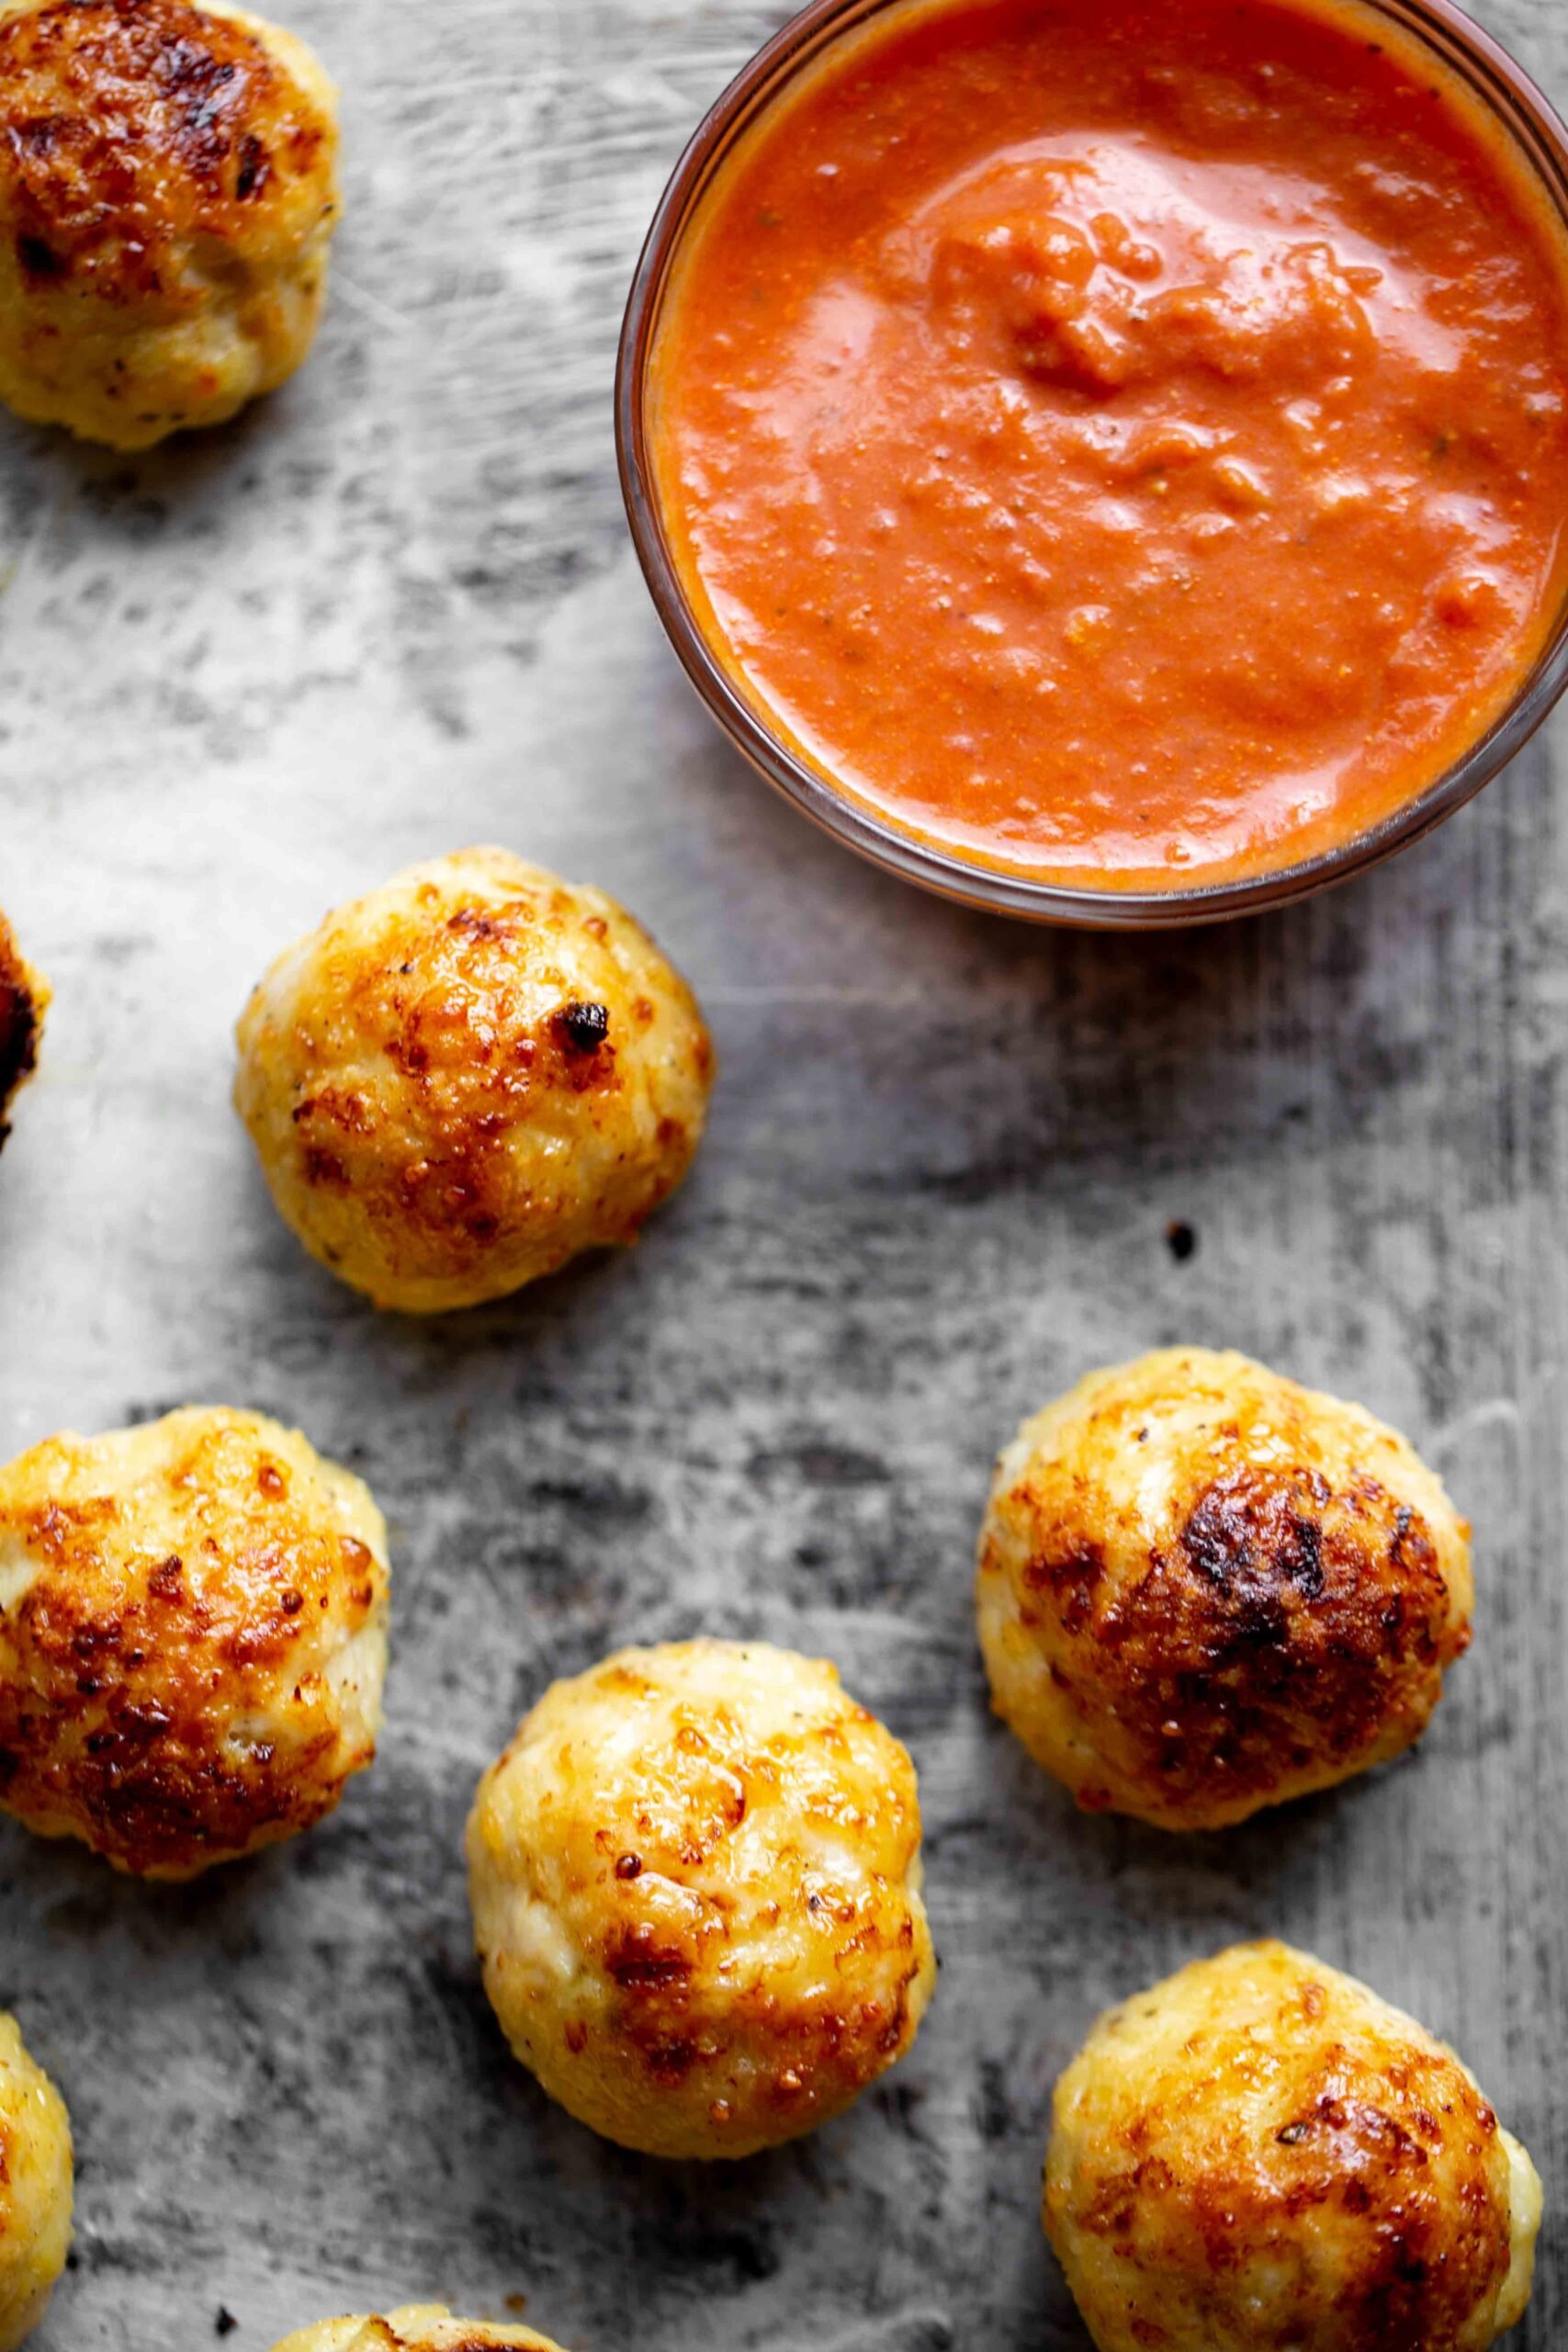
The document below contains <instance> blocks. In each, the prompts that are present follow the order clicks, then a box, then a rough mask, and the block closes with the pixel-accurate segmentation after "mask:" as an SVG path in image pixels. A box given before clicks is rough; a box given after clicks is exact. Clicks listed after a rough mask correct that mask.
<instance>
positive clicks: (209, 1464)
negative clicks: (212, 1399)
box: [0, 1410, 387, 1879]
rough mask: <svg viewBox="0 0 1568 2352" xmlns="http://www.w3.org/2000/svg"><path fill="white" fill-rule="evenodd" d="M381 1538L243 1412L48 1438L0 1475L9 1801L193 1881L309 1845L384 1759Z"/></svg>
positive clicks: (2, 1716)
mask: <svg viewBox="0 0 1568 2352" xmlns="http://www.w3.org/2000/svg"><path fill="white" fill-rule="evenodd" d="M386 1618H387V1531H386V1527H385V1525H384V1523H383V1521H382V1518H381V1514H380V1512H379V1511H378V1510H377V1508H376V1506H375V1504H374V1503H373V1502H372V1501H371V1499H370V1496H369V1494H368V1493H367V1489H366V1488H365V1487H363V1486H362V1485H361V1484H360V1482H359V1480H358V1479H357V1478H354V1477H351V1476H349V1474H348V1472H347V1471H345V1470H340V1469H338V1468H337V1467H336V1465H335V1464H333V1463H330V1462H324V1461H323V1460H322V1459H321V1456H320V1455H319V1454H318V1453H314V1452H313V1451H312V1449H311V1448H310V1446H309V1445H308V1444H307V1443H306V1442H305V1440H304V1439H303V1438H302V1437H299V1436H297V1435H295V1434H294V1433H292V1432H291V1431H289V1430H285V1429H281V1428H279V1426H278V1425H277V1423H276V1421H268V1420H263V1419H261V1418H260V1417H259V1416H258V1415H256V1414H253V1413H231V1412H221V1411H217V1410H201V1411H197V1410H192V1411H188V1412H182V1413H171V1414H170V1415H169V1416H168V1418H167V1419H165V1420H162V1421H155V1422H152V1424H150V1425H149V1426H148V1427H146V1428H142V1429H133V1430H119V1431H118V1432H117V1433H116V1434H115V1435H113V1436H111V1437H100V1438H80V1437H72V1436H65V1437H56V1438H51V1439H50V1440H49V1441H48V1442H47V1443H46V1444H43V1445H39V1446H35V1447H34V1448H33V1449H32V1451H31V1453H24V1454H22V1455H21V1456H19V1458H18V1459H17V1461H15V1462H13V1463H11V1464H9V1465H8V1466H7V1467H6V1468H5V1469H3V1470H0V1807H3V1808H4V1809H5V1810H6V1812H9V1813H13V1814H15V1815H17V1819H18V1820H21V1821H24V1822H26V1824H27V1825H28V1828H29V1829H35V1830H37V1831H38V1832H39V1834H40V1835H41V1836H43V1837H46V1838H81V1839H82V1840H83V1841H84V1843H85V1844H86V1845H88V1846H90V1847H91V1848H92V1849H93V1850H94V1852H95V1853H97V1854H102V1855H104V1856H106V1857H107V1860H109V1861H111V1862H112V1863H113V1864H114V1866H115V1868H116V1869H117V1870H120V1871H134V1872H136V1873H138V1874H139V1875H141V1876H142V1877H146V1878H160V1879H185V1878H192V1877H194V1876H195V1875H196V1874H197V1871H204V1870H206V1869H208V1868H209V1865H210V1864H212V1863H214V1862H222V1861H231V1860H236V1859H237V1858H238V1857H239V1856H241V1855H243V1854H249V1853H253V1852H254V1851H255V1850H256V1849H257V1848H259V1847H262V1846H268V1845H271V1844H273V1843H275V1842H276V1840H277V1839H279V1838H288V1837H291V1836H292V1835H293V1834H294V1833H295V1831H296V1830H299V1829H306V1828H309V1827H310V1825H311V1824H312V1823H313V1822H316V1821H320V1820H321V1818H322V1816H323V1815H326V1814H329V1813H331V1812H332V1811H333V1807H334V1806H335V1805H336V1804H337V1802H338V1800H339V1798H340V1797H341V1796H342V1794H343V1791H344V1783H345V1782H346V1781H348V1780H349V1778H350V1777H351V1776H352V1775H353V1774H354V1773H355V1772H358V1771H362V1770H364V1768H365V1766H366V1765H367V1764H368V1763H369V1762H370V1760H371V1758H373V1757H374V1755H375V1753H376V1733H377V1728H378V1724H379V1722H380V1715H381V1686H382V1682H383V1680H384V1679H385V1676H386V1666H387V1633H386Z"/></svg>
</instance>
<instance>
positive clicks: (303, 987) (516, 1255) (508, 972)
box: [234, 849, 713, 1315]
mask: <svg viewBox="0 0 1568 2352" xmlns="http://www.w3.org/2000/svg"><path fill="white" fill-rule="evenodd" d="M239 1045H240V1072H239V1078H238V1080H237V1081H236V1085H235V1091H234V1101H235V1105H236V1107H237V1109H238V1110H239V1113H240V1115H241V1117H242V1118H243V1120H244V1122H245V1125H246V1126H247V1127H248V1128H249V1129H250V1132H251V1138H252V1140H253V1142H254V1145H255V1148H256V1150H257V1153H258V1154H259V1156H260V1159H261V1163H262V1167H263V1169H264V1170H265V1174H266V1178H267V1182H268V1183H269V1184H270V1185H271V1187H272V1194H273V1198H274V1200H275V1201H276V1204H277V1206H278V1209H279V1211H280V1213H281V1214H282V1216H283V1217H284V1219H285V1220H286V1222H287V1223H288V1225H289V1226H291V1227H292V1228H293V1230H294V1231H295V1232H296V1233H297V1234H298V1235H299V1238H300V1240H301V1241H303V1242H304V1244H305V1247H306V1248H307V1249H308V1250H310V1251H311V1252H312V1253H313V1254H314V1255H315V1256H316V1257H318V1258H320V1259H321V1260H322V1261H324V1263H325V1264H327V1265H329V1266H331V1267H332V1268H333V1271H334V1272H336V1273H338V1274H341V1275H342V1277H343V1279H344V1282H346V1283H352V1284H353V1285H354V1287H355V1289H356V1290H362V1291H366V1292H367V1293H368V1294H369V1295H370V1297H372V1298H373V1299H374V1300H375V1301H376V1302H377V1304H378V1306H389V1307H397V1308H400V1309H401V1310H403V1311H404V1312H405V1313H408V1314H418V1315H423V1314H435V1313H439V1312H441V1311H443V1310H445V1309H447V1308H452V1307H462V1306H479V1304H481V1303H482V1302H483V1301H485V1300H487V1299H493V1298H500V1297H502V1296H504V1295H505V1294H506V1293H508V1292H509V1291H514V1290H518V1289H520V1288H521V1287H522V1286H523V1284H524V1283H531V1282H535V1281H536V1280H537V1279H538V1278H539V1276H540V1275H542V1274H548V1273H553V1272H555V1270H556V1269H557V1268H558V1267H559V1266H563V1265H564V1264H565V1263H566V1261H567V1260H568V1259H569V1258H573V1257H575V1256H577V1254H578V1253H579V1251H581V1250H593V1249H602V1248H604V1247H606V1246H609V1245H612V1244H615V1243H625V1242H630V1241H635V1240H636V1238H637V1233H638V1231H639V1229H640V1227H641V1226H642V1224H643V1221H644V1219H645V1218H646V1217H647V1216H649V1215H650V1214H651V1212H652V1211H653V1210H654V1209H656V1208H657V1207H658V1206H659V1204H660V1202H661V1201H663V1200H665V1199H666V1198H667V1197H668V1196H669V1194H670V1193H672V1192H673V1191H674V1190H675V1188H676V1186H677V1185H678V1184H679V1183H680V1182H681V1181H682V1178H683V1177H684V1175H685V1173H686V1170H687V1169H688V1168H689V1167H690V1165H691V1162H692V1159H693V1155H694V1152H695V1150H696V1148H697V1143H698V1140H699V1138H700V1137H701V1135H702V1131H703V1122H704V1119H705V1116H706V1112H707V1098H708V1090H709V1087H710V1085H711V1083H712V1079H713V1056H712V1049H711V1047H710V1046H709V1043H708V1036H707V1032H706V1030H705V1028H704V1026H703V1023H702V1019H701V1016H700V1014H699V1013H698V1011H697V1007H696V1004H695V1002H694V999H693V996H692V992H691V990H690V989H688V988H687V986H686V984H685V982H684V981H683V980H682V978H681V977H680V975H679V973H677V972H675V971H674V970H672V968H671V966H670V965H669V964H668V963H666V961H665V959H664V957H663V956H661V955H660V952H659V950H658V948H657V947H656V946H655V945H654V944H653V942H652V940H651V939H649V935H648V933H646V932H645V931H643V930H642V929H641V928H640V926H639V925H638V924H637V923H635V922H633V921H632V919H631V917H630V916H629V915H628V914H626V912H625V910H623V909H622V908H620V907H618V906H617V905H616V904H615V900H614V899H607V898H605V897H604V894H603V892H601V891H598V890H588V889H578V888H572V887H571V886H570V885H569V884H567V883H565V882H559V881H558V880H557V879H556V877H555V876H554V875H552V874H546V873H544V872H543V871H542V870H541V869H540V868H539V867H538V866H536V865H524V863H523V861H522V860H521V859H520V858H516V857H512V856H509V855H508V854H507V853H506V851H504V850H499V849H475V850H467V851H463V852H461V853H459V854H457V855H455V856H451V857H443V858H437V859H436V860H434V863H433V864H431V865H418V866H415V867H413V869H412V871H411V872H409V873H407V874H401V875H400V876H398V877H397V878H396V879H395V880H394V881H391V882H389V883H388V884H387V886H386V888H384V889H381V890H377V891H374V892H372V893H371V895H370V896H369V897H368V898H365V899H356V900H355V902H354V904H353V905H351V906H346V907H342V908H340V909H339V910H338V911H337V912H336V913H335V914H333V915H329V916H328V918H327V920H326V922H323V923H322V925H321V928H320V930H319V931H316V932H314V933H311V935H310V937H309V938H308V939H302V940H300V941H299V942H298V943H297V944H295V945H294V946H293V947H290V948H289V949H288V950H287V952H286V953H285V954H284V955H282V956H279V957H278V959H277V961H276V963H275V964H274V965H273V967H272V969H271V970H270V971H269V972H268V974H267V976H266V978H265V980H263V982H262V984H261V986H260V987H259V988H258V989H257V990H256V992H255V994H254V996H253V997H252V999H251V1001H250V1003H249V1005H248V1006H247V1007H246V1010H245V1012H244V1015H243V1019H242V1021H241V1023H240V1027H239Z"/></svg>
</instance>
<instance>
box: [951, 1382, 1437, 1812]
mask: <svg viewBox="0 0 1568 2352" xmlns="http://www.w3.org/2000/svg"><path fill="white" fill-rule="evenodd" d="M1469 1537H1470V1530H1469V1528H1468V1527H1467V1526H1466V1525H1465V1523H1464V1521H1462V1520H1461V1519H1460V1518H1459V1517H1458V1516H1457V1515H1456V1513H1455V1511H1454V1509H1453V1506H1452V1504H1451V1503H1450V1501H1449V1498H1448V1497H1447V1495H1446V1494H1445V1493H1444V1491H1443V1488H1442V1486H1441V1484H1440V1483H1439V1481H1438V1479H1437V1478H1436V1477H1435V1476H1433V1474H1432V1472H1431V1471H1429V1470H1427V1468H1426V1467H1425V1466H1424V1465H1423V1464H1422V1463H1421V1462H1420V1461H1419V1460H1418V1458H1417V1457H1416V1454H1415V1453H1414V1452H1413V1451H1412V1450H1411V1448H1410V1447H1409V1446H1408V1445H1407V1444H1406V1443H1405V1442H1404V1439H1403V1438H1402V1437H1397V1436H1395V1434H1394V1432H1393V1430H1389V1429H1385V1428H1384V1427H1383V1425H1382V1422H1381V1421H1375V1420H1374V1419H1372V1417H1371V1414H1370V1413H1365V1412H1363V1411H1362V1410H1361V1409H1360V1408H1359V1406H1357V1405H1343V1404H1340V1403H1339V1402H1338V1400H1337V1398H1335V1397H1323V1396H1318V1395H1315V1394H1314V1392H1313V1391H1312V1390H1310V1389H1305V1388H1298V1387H1297V1386H1296V1385H1295V1383H1294V1382H1293V1381H1291V1380H1282V1379H1280V1377H1279V1376H1278V1375H1277V1374H1274V1373H1271V1372H1266V1371H1265V1370H1264V1368H1263V1367H1262V1365H1261V1364H1256V1363H1249V1362H1248V1361H1247V1358H1246V1357H1245V1356H1238V1355H1215V1354H1212V1353H1210V1352H1209V1351H1207V1350H1206V1349H1202V1348H1171V1349H1167V1350H1164V1351H1161V1352H1159V1353H1156V1354H1155V1355H1148V1356H1144V1357H1142V1358H1141V1359H1140V1360H1139V1361H1138V1362H1137V1363H1132V1364H1125V1365H1123V1366H1122V1367H1121V1368H1120V1369H1118V1370H1116V1371H1111V1372H1097V1373H1091V1374H1090V1375H1089V1378H1088V1379H1087V1380H1084V1381H1080V1382H1079V1384H1078V1385H1077V1388H1075V1389H1074V1390H1073V1391H1072V1392H1071V1394H1070V1395H1068V1396H1066V1397H1062V1398H1061V1399H1060V1400H1059V1401H1058V1402H1057V1403H1056V1404H1055V1405H1051V1406H1048V1407H1047V1408H1046V1410H1045V1411H1044V1412H1043V1413H1042V1414H1040V1415H1039V1416H1038V1418H1037V1419H1034V1420H1032V1421H1029V1422H1027V1423H1026V1424H1025V1425H1024V1428H1023V1429H1022V1430H1021V1432H1020V1434H1019V1436H1018V1439H1017V1440H1016V1442H1014V1444H1013V1445H1011V1446H1010V1448H1009V1450H1008V1451H1007V1453H1004V1454H1003V1455H1002V1458H1001V1461H1000V1464H998V1470H997V1477H996V1484H995V1486H994V1487H993V1489H992V1493H991V1503H990V1509H989V1511H988V1513H987V1519H986V1525H985V1530H984V1533H983V1535H982V1538H981V1544H980V1564H979V1577H978V1600H979V1618H980V1640H981V1645H982V1647H983V1648H984V1651H985V1655H986V1664H987V1668H988V1670H989V1673H990V1678H991V1690H992V1694H993V1697H994V1699H995V1702H996V1705H997V1709H998V1713H1000V1714H1001V1715H1003V1716H1004V1717H1005V1718H1006V1720H1007V1721H1008V1722H1009V1723H1010V1724H1011V1725H1012V1728H1013V1730H1014V1731H1015V1732H1017V1734H1018V1736H1019V1737H1020V1738H1021V1740H1022V1742H1023V1744H1024V1746H1025V1747H1027V1748H1028V1749H1029V1751H1030V1753H1031V1754H1032V1756H1033V1757H1035V1758H1036V1759H1037V1760H1038V1761H1039V1762H1040V1763H1041V1764H1043V1766H1044V1768H1045V1770H1047V1771H1048V1772H1052V1773H1054V1774H1055V1776H1056V1778H1057V1779H1058V1780H1059V1781H1065V1782H1066V1786H1067V1787H1068V1788H1069V1789H1071V1790H1072V1791H1073V1792H1074V1793H1075V1795H1076V1796H1077V1801H1078V1803H1079V1804H1081V1805H1083V1806H1085V1807H1086V1808H1088V1809H1089V1810H1090V1811H1100V1810H1103V1809H1105V1808H1110V1809H1111V1811H1114V1812H1117V1813H1130V1814H1135V1815H1138V1816H1139V1817H1140V1818H1142V1819H1143V1820H1145V1821H1151V1822H1154V1823H1156V1825H1157V1826H1159V1827H1161V1828H1164V1829H1213V1828H1218V1827H1221V1826H1224V1824H1225V1823H1227V1822H1233V1821H1241V1820H1243V1819H1245V1818H1246V1816H1247V1815H1248V1814H1251V1813H1256V1812H1257V1811H1258V1808H1259V1807H1260V1806H1262V1805H1268V1804H1280V1803H1282V1802H1283V1801H1284V1800H1285V1799H1287V1798H1289V1797H1298V1796H1303V1795H1304V1794H1305V1793H1306V1792H1308V1791H1309V1790H1312V1789H1322V1788H1327V1787H1328V1786H1330V1785H1331V1784H1332V1783H1333V1782H1334V1781H1343V1780H1346V1779H1348V1777H1349V1776H1350V1775H1351V1774H1352V1773H1355V1772H1361V1771H1365V1770H1366V1769H1367V1768H1368V1766H1369V1765H1372V1764H1378V1763H1381V1762H1382V1761H1383V1760H1384V1759H1385V1758H1389V1757H1391V1756H1397V1755H1398V1754H1399V1753H1400V1751H1401V1750H1402V1749H1404V1748H1405V1747H1409V1746H1410V1745H1411V1743H1412V1741H1414V1740H1416V1739H1417V1738H1418V1737H1419V1736H1420V1734H1421V1733H1422V1731H1423V1730H1424V1729H1425V1727H1426V1724H1427V1719H1428V1717H1429V1716H1430V1714H1431V1713H1432V1710H1433V1708H1434V1707H1435V1706H1436V1705H1437V1703H1438V1699H1439V1698H1440V1697H1441V1696H1442V1689H1443V1673H1444V1669H1445V1668H1447V1667H1449V1666H1450V1665H1451V1664H1452V1662H1453V1661H1454V1659H1455V1658H1457V1657H1460V1656H1461V1655H1462V1653H1463V1651H1464V1650H1465V1649H1466V1648H1467V1647H1468V1645H1469V1642H1470V1615H1471V1604H1472V1586H1471V1573H1470V1544H1469Z"/></svg>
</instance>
